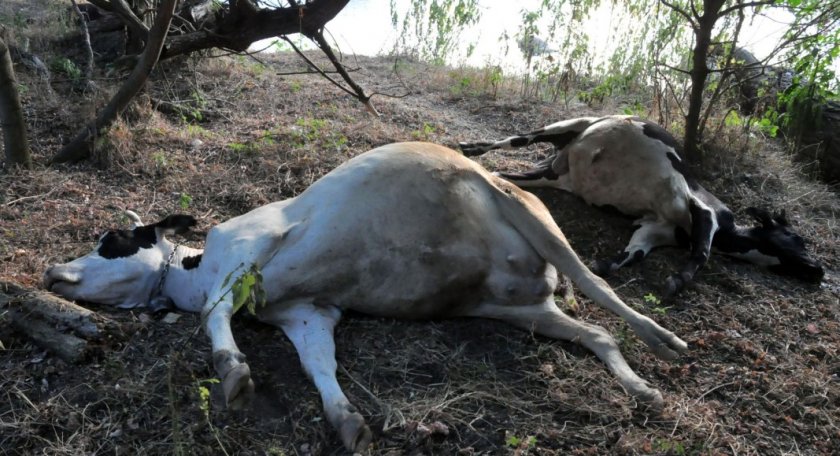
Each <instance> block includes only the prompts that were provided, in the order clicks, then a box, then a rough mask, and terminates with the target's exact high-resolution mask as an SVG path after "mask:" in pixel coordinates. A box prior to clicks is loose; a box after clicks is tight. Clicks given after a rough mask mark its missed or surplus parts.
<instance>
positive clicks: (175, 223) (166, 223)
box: [150, 214, 196, 234]
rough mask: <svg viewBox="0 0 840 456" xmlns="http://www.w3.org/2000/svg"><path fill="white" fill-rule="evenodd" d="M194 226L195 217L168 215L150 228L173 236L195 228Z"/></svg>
mask: <svg viewBox="0 0 840 456" xmlns="http://www.w3.org/2000/svg"><path fill="white" fill-rule="evenodd" d="M195 224H196V221H195V217H193V216H191V215H184V214H175V215H170V216H168V217H166V218H165V219H163V220H161V221H159V222H157V223H155V224H154V225H150V226H154V227H157V228H161V229H164V230H166V231H169V232H171V233H174V234H184V233H186V232H187V231H189V230H190V227H193V226H195Z"/></svg>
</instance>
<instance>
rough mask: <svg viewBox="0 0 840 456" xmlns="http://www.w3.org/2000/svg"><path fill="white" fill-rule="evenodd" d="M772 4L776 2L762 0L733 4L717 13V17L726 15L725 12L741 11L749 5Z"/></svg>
mask: <svg viewBox="0 0 840 456" xmlns="http://www.w3.org/2000/svg"><path fill="white" fill-rule="evenodd" d="M774 4H776V2H775V1H773V0H766V1H762V2H748V3H739V4H737V5H735V6H730V7H729V8H726V9H725V10H722V11H721V12H719V13H718V15H717V17H719V18H720V17H723V16H726V15H727V14H729V13H731V12H733V11H735V10H741V11H743V10H744V9H745V8H749V7H756V6H769V5H774Z"/></svg>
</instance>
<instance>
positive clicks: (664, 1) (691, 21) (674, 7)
mask: <svg viewBox="0 0 840 456" xmlns="http://www.w3.org/2000/svg"><path fill="white" fill-rule="evenodd" d="M659 3H662V4H663V5H665V6H667V7H668V8H671V9H672V10H674V11H676V12H677V13H678V14H679V15H680V16H682V17H684V18H685V20H687V21H688V23H689V24H691V26H692V27H696V26H697V22H695V21H694V19H693V18H692V17H691V15H690V14H688V12H686V11H685V10H683V9H681V8H680V7H679V6H677V5H674V4H673V3H670V2H668V1H667V0H659Z"/></svg>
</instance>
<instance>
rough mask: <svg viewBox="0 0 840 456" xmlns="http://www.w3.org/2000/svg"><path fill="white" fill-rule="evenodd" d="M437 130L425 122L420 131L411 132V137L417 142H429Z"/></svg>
mask: <svg viewBox="0 0 840 456" xmlns="http://www.w3.org/2000/svg"><path fill="white" fill-rule="evenodd" d="M435 131H436V129H435V127H434V125H430V124H428V123H426V122H423V126H422V127H420V129H419V130H414V131H412V132H411V137H412V138H414V139H417V140H424V141H425V140H428V139H429V137H430V136H431V135H432V134H433V133H435Z"/></svg>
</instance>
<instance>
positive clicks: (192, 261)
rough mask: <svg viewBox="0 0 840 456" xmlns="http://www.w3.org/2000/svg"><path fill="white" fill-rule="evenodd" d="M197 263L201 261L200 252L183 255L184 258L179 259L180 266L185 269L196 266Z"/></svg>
mask: <svg viewBox="0 0 840 456" xmlns="http://www.w3.org/2000/svg"><path fill="white" fill-rule="evenodd" d="M199 263H201V254H198V255H196V256H188V257H184V259H183V260H181V266H183V267H184V269H186V270H187V271H189V270H190V269H195V268H197V267H198V265H199Z"/></svg>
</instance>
